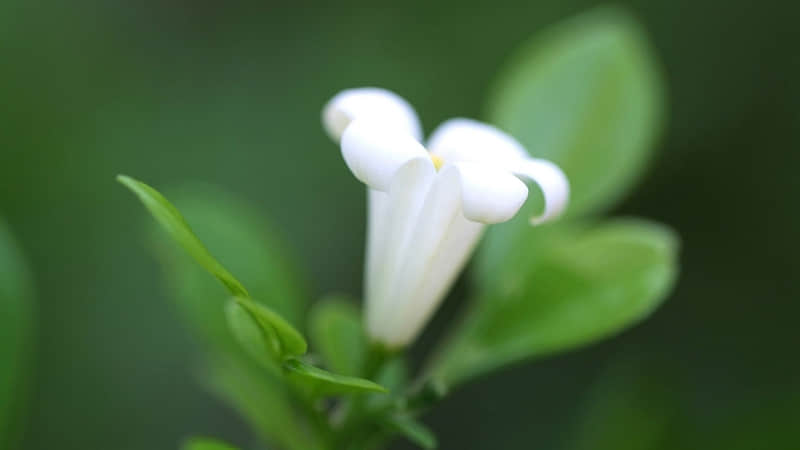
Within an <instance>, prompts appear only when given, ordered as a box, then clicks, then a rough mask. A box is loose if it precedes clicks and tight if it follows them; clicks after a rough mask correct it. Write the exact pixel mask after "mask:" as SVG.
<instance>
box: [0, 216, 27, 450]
mask: <svg viewBox="0 0 800 450" xmlns="http://www.w3.org/2000/svg"><path fill="white" fill-rule="evenodd" d="M32 316H33V289H32V280H31V275H30V273H29V272H28V267H27V264H26V263H25V261H24V258H23V255H22V251H21V249H20V248H19V246H18V245H17V243H16V241H15V240H14V238H13V237H12V236H11V232H10V231H9V230H8V228H7V227H6V225H5V222H3V221H2V220H0V449H9V450H10V449H12V448H17V447H18V445H17V444H18V442H17V441H18V440H19V438H20V436H21V428H22V426H23V424H24V423H25V421H24V419H23V410H24V406H23V404H24V396H25V394H26V392H27V390H28V386H27V385H28V381H27V380H28V379H29V378H30V377H29V374H28V372H29V368H30V367H29V366H30V361H31V356H32V355H31V352H32V337H33V336H32V333H33V332H32V325H33V323H32V322H33V317H32Z"/></svg>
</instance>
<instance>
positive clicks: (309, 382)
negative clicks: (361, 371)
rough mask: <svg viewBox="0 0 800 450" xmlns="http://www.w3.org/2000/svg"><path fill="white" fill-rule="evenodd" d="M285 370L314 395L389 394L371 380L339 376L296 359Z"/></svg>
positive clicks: (288, 362)
mask: <svg viewBox="0 0 800 450" xmlns="http://www.w3.org/2000/svg"><path fill="white" fill-rule="evenodd" d="M284 368H285V369H286V371H287V374H288V375H289V377H290V378H291V379H293V380H294V381H295V382H297V383H298V384H300V385H301V386H303V387H305V389H307V390H308V391H309V392H310V393H312V394H313V395H333V394H346V393H361V392H387V390H386V388H384V387H383V386H381V385H379V384H377V383H374V382H372V381H370V380H365V379H363V378H357V377H351V376H347V375H338V374H335V373H332V372H328V371H327V370H323V369H320V368H319V367H314V366H312V365H310V364H308V363H305V362H303V361H301V360H299V359H296V358H291V359H289V360H287V361H286V362H285V363H284Z"/></svg>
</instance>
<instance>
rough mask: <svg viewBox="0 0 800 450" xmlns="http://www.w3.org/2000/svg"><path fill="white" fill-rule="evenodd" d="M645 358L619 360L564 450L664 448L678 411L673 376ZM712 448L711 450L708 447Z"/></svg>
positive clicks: (595, 392) (604, 375)
mask: <svg viewBox="0 0 800 450" xmlns="http://www.w3.org/2000/svg"><path fill="white" fill-rule="evenodd" d="M652 366H653V362H652V361H647V359H646V358H631V357H626V359H619V358H617V359H615V360H613V361H612V363H611V364H610V365H609V367H608V368H607V369H605V370H604V371H603V372H602V373H601V374H600V376H599V378H598V380H597V382H596V383H595V385H594V386H593V387H592V388H591V389H590V392H589V395H588V396H587V400H586V405H585V406H584V411H583V414H582V416H581V418H580V420H579V422H578V423H577V426H576V427H575V429H574V430H573V431H572V432H570V433H569V435H568V436H567V437H566V444H565V445H564V446H563V447H560V448H563V449H564V450H654V449H658V448H670V447H669V446H667V447H665V446H664V445H663V444H664V438H665V436H666V433H667V431H668V430H667V427H668V426H670V424H671V422H673V419H674V418H675V415H676V413H677V411H678V405H679V402H678V399H677V398H676V397H675V386H674V384H675V378H676V377H675V376H674V375H675V374H673V373H671V371H670V370H669V368H665V367H658V369H659V370H654V369H653V368H652ZM705 448H708V447H705Z"/></svg>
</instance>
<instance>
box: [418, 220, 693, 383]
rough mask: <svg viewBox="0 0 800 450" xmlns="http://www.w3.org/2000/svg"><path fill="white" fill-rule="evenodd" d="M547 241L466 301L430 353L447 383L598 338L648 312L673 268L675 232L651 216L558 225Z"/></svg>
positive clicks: (437, 372) (664, 291)
mask: <svg viewBox="0 0 800 450" xmlns="http://www.w3.org/2000/svg"><path fill="white" fill-rule="evenodd" d="M532 232H535V231H533V230H532ZM548 243H549V245H546V246H543V245H541V244H540V243H538V242H535V243H534V244H533V245H534V250H535V251H530V252H529V255H530V259H529V260H528V261H527V262H521V263H520V264H519V266H518V267H517V271H516V273H515V275H516V277H517V280H516V282H511V283H509V285H508V286H506V287H505V288H504V289H500V288H498V289H497V290H495V291H489V292H485V293H483V294H482V295H483V296H482V297H480V298H479V299H478V301H476V302H475V303H473V305H472V308H471V309H470V310H469V311H468V315H467V317H466V320H465V321H464V322H463V323H462V324H461V326H460V327H459V328H458V329H457V330H456V332H455V334H454V335H453V337H452V338H451V339H450V340H449V341H448V343H447V345H445V346H444V347H443V348H442V351H441V352H440V353H439V358H438V359H435V360H434V365H433V375H434V376H435V377H436V378H438V379H439V380H440V381H442V382H443V383H445V384H446V385H453V384H456V383H459V382H461V381H464V380H466V379H469V378H472V377H474V376H477V375H479V374H481V373H484V372H487V371H490V370H492V369H495V368H497V367H500V366H503V365H506V364H509V363H512V362H515V361H518V360H521V359H525V358H531V357H537V356H542V355H546V354H550V353H554V352H558V351H564V350H567V349H570V348H574V347H577V346H580V345H584V344H587V343H590V342H592V341H595V340H598V339H601V338H604V337H606V336H608V335H610V334H613V333H615V332H617V331H619V330H621V329H623V328H625V327H627V326H630V325H631V324H633V323H636V322H637V321H639V320H641V319H643V318H644V317H646V316H647V315H648V314H649V313H650V312H652V311H653V310H654V309H655V308H656V307H657V306H658V305H659V303H660V302H661V301H662V300H663V299H664V297H665V296H666V294H667V293H668V292H669V290H670V288H671V286H672V284H673V282H674V281H675V278H676V275H677V251H678V239H677V236H676V235H675V234H674V233H673V232H672V231H671V230H670V229H668V228H666V227H665V226H662V225H658V224H655V223H650V222H645V221H641V220H634V219H617V220H613V221H610V222H607V223H604V224H601V225H598V226H593V227H570V228H560V229H558V230H557V231H553V232H552V233H551V234H550V236H549V238H548Z"/></svg>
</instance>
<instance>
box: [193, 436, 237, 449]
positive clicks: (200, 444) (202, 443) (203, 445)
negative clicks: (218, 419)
mask: <svg viewBox="0 0 800 450" xmlns="http://www.w3.org/2000/svg"><path fill="white" fill-rule="evenodd" d="M181 450H239V448H238V447H234V446H232V445H230V444H226V443H224V442H222V441H220V440H217V439H212V438H207V437H192V438H189V439H187V440H186V442H184V443H183V445H182V446H181Z"/></svg>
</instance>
